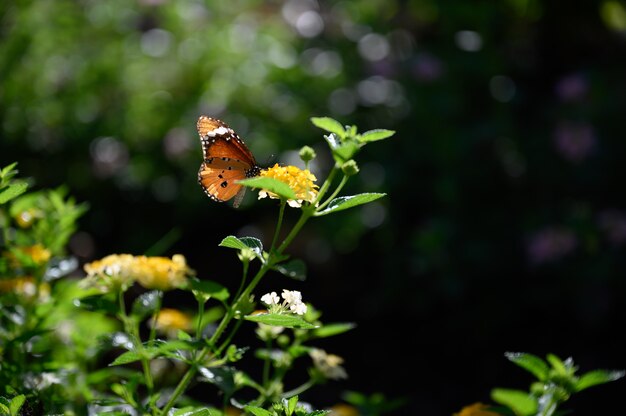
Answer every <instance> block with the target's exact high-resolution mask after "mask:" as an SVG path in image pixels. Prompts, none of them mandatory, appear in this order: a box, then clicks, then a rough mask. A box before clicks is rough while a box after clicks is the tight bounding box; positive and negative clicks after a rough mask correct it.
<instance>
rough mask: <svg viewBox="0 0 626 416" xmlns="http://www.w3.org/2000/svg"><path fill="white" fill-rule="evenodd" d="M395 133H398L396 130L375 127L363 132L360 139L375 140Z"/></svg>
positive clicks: (362, 140)
mask: <svg viewBox="0 0 626 416" xmlns="http://www.w3.org/2000/svg"><path fill="white" fill-rule="evenodd" d="M394 134H396V132H395V131H393V130H384V129H374V130H370V131H366V132H365V133H363V134H361V137H360V138H359V139H358V140H359V141H360V142H362V143H368V142H375V141H378V140H383V139H386V138H388V137H391V136H393V135H394Z"/></svg>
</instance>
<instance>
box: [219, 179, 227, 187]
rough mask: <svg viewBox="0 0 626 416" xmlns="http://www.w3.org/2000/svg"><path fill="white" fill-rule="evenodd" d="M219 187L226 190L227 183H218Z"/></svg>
mask: <svg viewBox="0 0 626 416" xmlns="http://www.w3.org/2000/svg"><path fill="white" fill-rule="evenodd" d="M220 186H221V187H222V188H226V187H227V186H228V181H224V182H222V183H220Z"/></svg>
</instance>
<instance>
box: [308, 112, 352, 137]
mask: <svg viewBox="0 0 626 416" xmlns="http://www.w3.org/2000/svg"><path fill="white" fill-rule="evenodd" d="M311 123H313V125H315V126H316V127H319V128H320V129H322V130H326V131H327V132H329V133H334V134H336V135H337V136H339V137H344V136H345V134H346V131H345V129H344V127H343V126H342V125H341V123H340V122H338V121H337V120H335V119H332V118H330V117H311Z"/></svg>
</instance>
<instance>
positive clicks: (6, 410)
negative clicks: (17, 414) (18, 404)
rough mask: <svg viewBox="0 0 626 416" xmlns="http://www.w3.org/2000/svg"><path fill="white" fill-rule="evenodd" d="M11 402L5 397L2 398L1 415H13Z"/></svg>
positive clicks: (0, 402)
mask: <svg viewBox="0 0 626 416" xmlns="http://www.w3.org/2000/svg"><path fill="white" fill-rule="evenodd" d="M10 406H11V401H10V400H9V399H7V398H6V397H4V396H0V414H2V415H4V414H7V415H10V414H11V409H10Z"/></svg>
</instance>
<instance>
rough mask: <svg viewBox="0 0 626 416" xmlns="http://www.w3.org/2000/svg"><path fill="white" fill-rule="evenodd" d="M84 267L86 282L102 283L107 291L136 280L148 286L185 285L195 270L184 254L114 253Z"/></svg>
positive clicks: (171, 287)
mask: <svg viewBox="0 0 626 416" xmlns="http://www.w3.org/2000/svg"><path fill="white" fill-rule="evenodd" d="M84 269H85V272H87V276H86V278H85V279H84V280H83V283H82V286H83V287H98V288H100V289H101V290H103V291H109V290H111V289H115V288H122V289H123V290H125V289H126V288H128V287H129V286H130V285H131V284H132V283H133V282H134V281H135V280H137V281H138V282H139V283H140V284H141V285H142V286H143V287H145V288H146V289H158V290H170V289H174V288H177V287H181V286H183V285H184V284H185V283H186V282H187V275H189V274H191V273H192V272H193V271H192V270H191V269H190V268H189V267H187V262H186V261H185V257H183V256H182V255H180V254H176V255H174V256H173V257H172V258H171V259H169V258H167V257H146V256H133V255H130V254H111V255H109V256H106V257H104V258H103V259H101V260H97V261H94V262H92V263H88V264H86V265H85V267H84Z"/></svg>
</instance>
